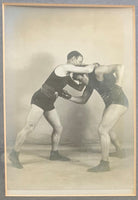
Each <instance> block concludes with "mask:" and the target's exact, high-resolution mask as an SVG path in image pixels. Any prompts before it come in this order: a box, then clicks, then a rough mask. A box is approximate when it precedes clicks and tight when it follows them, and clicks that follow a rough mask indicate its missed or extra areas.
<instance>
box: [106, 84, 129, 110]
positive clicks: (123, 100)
mask: <svg viewBox="0 0 138 200" xmlns="http://www.w3.org/2000/svg"><path fill="white" fill-rule="evenodd" d="M111 104H118V105H123V106H125V107H128V106H129V103H128V99H127V97H126V95H125V94H124V92H123V90H122V88H121V87H119V86H117V85H115V87H113V88H112V90H111V91H110V94H109V99H108V100H107V101H105V105H106V107H108V106H109V105H111Z"/></svg>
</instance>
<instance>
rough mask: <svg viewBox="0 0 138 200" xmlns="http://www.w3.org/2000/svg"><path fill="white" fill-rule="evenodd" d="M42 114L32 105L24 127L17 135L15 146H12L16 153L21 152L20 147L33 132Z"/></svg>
mask: <svg viewBox="0 0 138 200" xmlns="http://www.w3.org/2000/svg"><path fill="white" fill-rule="evenodd" d="M43 112H44V111H43V110H42V109H41V108H39V107H38V106H36V105H34V104H32V106H31V110H30V112H29V115H28V117H27V121H26V124H25V127H24V128H23V129H22V130H21V131H20V132H19V133H18V135H17V138H16V142H15V146H14V150H15V151H16V152H19V151H20V150H21V147H22V145H23V143H24V141H25V139H26V137H27V135H28V134H29V133H31V132H32V131H33V130H34V128H35V126H36V125H37V123H38V122H39V120H40V118H41V117H42V115H43Z"/></svg>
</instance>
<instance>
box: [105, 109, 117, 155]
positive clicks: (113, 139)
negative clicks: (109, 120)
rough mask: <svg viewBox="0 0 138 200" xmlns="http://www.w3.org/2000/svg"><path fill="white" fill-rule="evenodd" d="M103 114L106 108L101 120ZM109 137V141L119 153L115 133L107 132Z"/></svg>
mask: <svg viewBox="0 0 138 200" xmlns="http://www.w3.org/2000/svg"><path fill="white" fill-rule="evenodd" d="M105 112H106V108H105V109H104V112H103V116H102V119H103V117H104V114H105ZM109 136H110V141H111V143H112V144H113V145H114V147H115V149H116V151H120V150H121V147H120V143H119V140H118V138H117V135H116V133H115V132H114V131H112V130H111V131H110V132H109Z"/></svg>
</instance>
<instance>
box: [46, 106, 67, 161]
mask: <svg viewBox="0 0 138 200" xmlns="http://www.w3.org/2000/svg"><path fill="white" fill-rule="evenodd" d="M44 116H45V118H46V119H47V121H48V122H49V124H50V125H51V126H52V128H53V132H52V136H51V142H52V149H51V154H50V160H62V161H68V160H70V159H69V158H67V157H64V156H62V155H60V154H59V153H58V145H59V142H60V138H61V133H62V129H63V128H62V125H61V123H60V119H59V116H58V114H57V111H56V109H53V110H51V111H47V112H45V113H44Z"/></svg>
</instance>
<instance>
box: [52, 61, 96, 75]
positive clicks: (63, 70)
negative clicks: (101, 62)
mask: <svg viewBox="0 0 138 200" xmlns="http://www.w3.org/2000/svg"><path fill="white" fill-rule="evenodd" d="M94 67H95V66H94V65H93V64H91V65H87V66H86V67H78V66H75V65H71V64H63V65H59V66H57V68H56V69H55V73H56V74H57V75H59V76H64V75H65V76H66V75H67V73H69V72H73V73H80V74H83V73H86V74H87V73H91V72H92V71H93V69H94ZM61 74H62V75H61Z"/></svg>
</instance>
